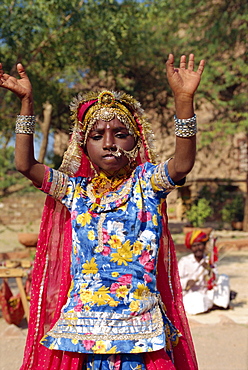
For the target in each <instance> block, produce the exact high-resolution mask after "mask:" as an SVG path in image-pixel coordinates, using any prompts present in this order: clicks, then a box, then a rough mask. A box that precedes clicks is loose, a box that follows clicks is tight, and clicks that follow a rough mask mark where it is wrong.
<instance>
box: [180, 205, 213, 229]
mask: <svg viewBox="0 0 248 370" xmlns="http://www.w3.org/2000/svg"><path fill="white" fill-rule="evenodd" d="M212 213H213V210H212V208H211V206H210V204H209V201H208V200H207V199H205V198H201V199H198V200H197V201H196V202H195V203H194V204H193V205H192V206H191V208H190V209H189V210H188V211H187V212H186V216H187V218H188V220H189V221H190V223H191V224H192V226H194V227H202V226H203V225H204V222H205V220H206V219H207V218H208V217H209V216H211V215H212Z"/></svg>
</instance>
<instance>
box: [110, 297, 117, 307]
mask: <svg viewBox="0 0 248 370" xmlns="http://www.w3.org/2000/svg"><path fill="white" fill-rule="evenodd" d="M118 304H119V302H118V301H115V300H114V299H110V301H108V305H109V306H110V307H117V306H118Z"/></svg>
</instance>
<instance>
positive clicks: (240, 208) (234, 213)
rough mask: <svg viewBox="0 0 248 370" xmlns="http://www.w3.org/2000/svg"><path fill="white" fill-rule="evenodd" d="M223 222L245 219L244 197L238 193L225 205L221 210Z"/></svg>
mask: <svg viewBox="0 0 248 370" xmlns="http://www.w3.org/2000/svg"><path fill="white" fill-rule="evenodd" d="M221 215H222V220H223V222H228V223H231V222H232V221H243V219H244V197H243V195H242V194H237V195H235V197H233V198H232V199H229V201H228V202H227V203H226V204H225V205H224V207H223V208H222V210H221Z"/></svg>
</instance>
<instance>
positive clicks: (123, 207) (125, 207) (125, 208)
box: [118, 204, 127, 212]
mask: <svg viewBox="0 0 248 370" xmlns="http://www.w3.org/2000/svg"><path fill="white" fill-rule="evenodd" d="M118 209H121V210H122V211H123V212H126V210H127V204H123V206H121V207H118Z"/></svg>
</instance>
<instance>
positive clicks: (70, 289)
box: [67, 280, 74, 297]
mask: <svg viewBox="0 0 248 370" xmlns="http://www.w3.org/2000/svg"><path fill="white" fill-rule="evenodd" d="M73 288H74V281H73V280H72V281H71V285H70V288H69V290H68V293H67V296H68V297H70V294H71V291H72V289H73Z"/></svg>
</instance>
